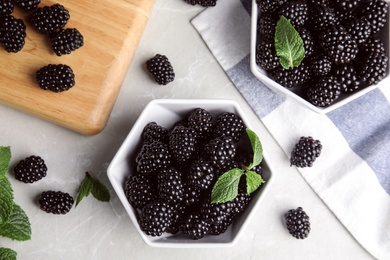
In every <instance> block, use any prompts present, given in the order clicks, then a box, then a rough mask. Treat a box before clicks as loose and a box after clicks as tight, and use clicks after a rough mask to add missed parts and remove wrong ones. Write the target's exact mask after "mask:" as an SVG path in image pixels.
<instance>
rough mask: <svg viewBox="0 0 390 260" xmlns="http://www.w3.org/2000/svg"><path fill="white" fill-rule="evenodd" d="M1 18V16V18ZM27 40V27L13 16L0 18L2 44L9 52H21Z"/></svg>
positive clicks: (0, 39) (0, 40)
mask: <svg viewBox="0 0 390 260" xmlns="http://www.w3.org/2000/svg"><path fill="white" fill-rule="evenodd" d="M0 17H1V16H0ZM25 38H26V25H25V24H24V22H23V20H22V19H17V18H15V17H13V16H12V15H5V16H4V17H2V18H0V43H1V45H2V46H3V47H4V49H5V50H6V51H7V52H14V53H16V52H19V51H20V50H21V49H23V47H24V44H25V41H24V39H25Z"/></svg>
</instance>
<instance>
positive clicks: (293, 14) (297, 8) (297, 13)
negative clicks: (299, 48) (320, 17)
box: [278, 0, 309, 28]
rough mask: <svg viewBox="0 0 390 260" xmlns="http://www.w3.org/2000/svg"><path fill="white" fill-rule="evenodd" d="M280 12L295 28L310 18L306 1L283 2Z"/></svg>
mask: <svg viewBox="0 0 390 260" xmlns="http://www.w3.org/2000/svg"><path fill="white" fill-rule="evenodd" d="M278 14H279V16H281V15H283V16H285V17H286V18H287V19H288V20H289V21H290V23H291V24H292V25H293V26H294V27H295V28H298V27H300V26H303V25H304V24H305V23H306V21H307V20H308V17H309V10H308V7H307V4H306V2H305V1H299V0H298V1H292V2H287V3H285V4H283V5H282V7H280V9H279V11H278Z"/></svg>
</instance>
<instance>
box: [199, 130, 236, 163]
mask: <svg viewBox="0 0 390 260" xmlns="http://www.w3.org/2000/svg"><path fill="white" fill-rule="evenodd" d="M204 153H205V159H206V160H208V161H210V162H211V164H212V165H213V166H216V167H223V166H224V165H226V164H229V162H231V161H233V160H234V156H235V155H236V147H235V145H234V142H233V140H232V138H231V137H226V136H221V137H217V138H215V139H213V140H211V141H209V142H208V143H207V144H206V145H205V151H204Z"/></svg>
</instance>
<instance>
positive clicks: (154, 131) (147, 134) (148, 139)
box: [142, 122, 169, 144]
mask: <svg viewBox="0 0 390 260" xmlns="http://www.w3.org/2000/svg"><path fill="white" fill-rule="evenodd" d="M142 136H143V138H144V142H145V143H152V142H155V141H157V142H162V143H165V144H168V139H169V138H168V129H167V128H165V127H163V126H161V125H158V124H157V123H156V122H149V123H148V124H146V126H145V127H144V129H143V131H142Z"/></svg>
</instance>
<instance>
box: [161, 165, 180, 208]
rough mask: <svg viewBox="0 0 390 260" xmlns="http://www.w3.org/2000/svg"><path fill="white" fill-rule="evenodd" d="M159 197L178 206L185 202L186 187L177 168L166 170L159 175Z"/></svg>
mask: <svg viewBox="0 0 390 260" xmlns="http://www.w3.org/2000/svg"><path fill="white" fill-rule="evenodd" d="M157 177H158V195H159V197H160V198H162V199H164V200H166V201H167V202H170V203H172V204H177V203H179V202H181V201H182V200H183V196H184V187H183V181H182V175H181V173H180V172H179V171H178V170H177V169H175V168H172V167H170V168H164V169H162V170H161V171H159V173H158V175H157Z"/></svg>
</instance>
